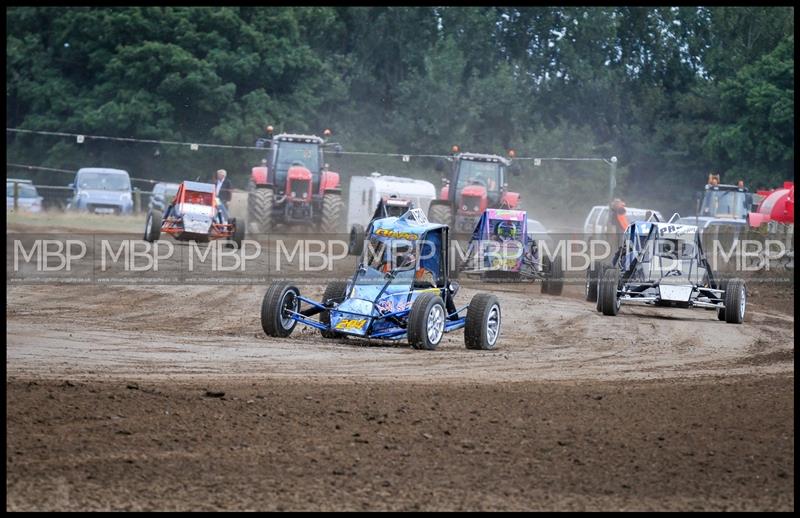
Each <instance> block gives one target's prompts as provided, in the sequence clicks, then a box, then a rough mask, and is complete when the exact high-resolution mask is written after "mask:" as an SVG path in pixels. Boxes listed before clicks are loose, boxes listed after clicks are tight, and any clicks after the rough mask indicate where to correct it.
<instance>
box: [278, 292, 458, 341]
mask: <svg viewBox="0 0 800 518" xmlns="http://www.w3.org/2000/svg"><path fill="white" fill-rule="evenodd" d="M297 299H298V300H299V301H300V302H301V303H306V304H307V305H309V306H311V307H309V308H307V309H305V310H300V311H291V310H286V314H287V317H289V318H291V319H292V320H295V321H297V322H299V323H301V324H304V325H307V326H309V327H313V328H315V329H319V330H321V331H334V332H336V333H342V334H346V335H352V336H357V337H363V338H367V339H382V340H401V339H403V338H405V337H406V335H407V326H408V315H409V313H411V310H410V309H404V310H401V311H394V312H391V313H382V314H379V315H367V314H364V313H355V312H352V311H342V310H339V309H336V308H334V307H330V306H326V305H325V304H323V303H321V302H317V301H315V300H311V299H309V298H306V297H303V296H299V297H297ZM373 307H376V306H375V303H373ZM468 307H469V306H464V307H462V308H460V309H458V310H456V312H455V313H451V314H449V315H448V316H447V317H448V318H447V320H446V322H445V329H444V332H445V333H449V332H451V331H457V330H459V329H461V328H463V327H464V326H465V325H466V322H467V318H466V315H464V316H459V315H460V314H461V313H463V312H465V311H466V310H467V308H468ZM298 309H300V308H299V307H298ZM376 309H377V308H376ZM331 310H333V311H336V312H337V313H339V314H343V315H350V316H353V317H360V318H365V319H369V320H370V322H369V326H368V327H367V329H366V331H365V333H364V334H360V333H348V332H347V330H343V329H334V328H333V326H332V325H331V324H324V323H322V322H320V321H318V320H314V319H312V318H310V317H312V316H314V315H317V314H319V313H322V312H323V311H331ZM378 311H379V312H380V310H378ZM388 320H391V321H393V323H394V324H395V326H394V327H391V328H389V329H384V330H381V331H379V332H377V333H374V334H373V333H372V328H373V327H374V325H375V323H376V322H381V321H388Z"/></svg>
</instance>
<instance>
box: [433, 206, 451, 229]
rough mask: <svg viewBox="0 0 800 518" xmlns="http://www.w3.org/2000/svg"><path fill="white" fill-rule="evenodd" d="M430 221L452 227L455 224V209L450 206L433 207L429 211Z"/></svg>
mask: <svg viewBox="0 0 800 518" xmlns="http://www.w3.org/2000/svg"><path fill="white" fill-rule="evenodd" d="M428 220H429V221H430V222H431V223H438V224H440V225H451V224H452V222H453V209H452V208H451V207H450V206H449V205H431V208H430V209H429V210H428Z"/></svg>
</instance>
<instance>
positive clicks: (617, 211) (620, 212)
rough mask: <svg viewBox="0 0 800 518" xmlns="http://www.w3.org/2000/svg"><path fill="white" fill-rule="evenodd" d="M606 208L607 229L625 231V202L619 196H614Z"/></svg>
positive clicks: (626, 225)
mask: <svg viewBox="0 0 800 518" xmlns="http://www.w3.org/2000/svg"><path fill="white" fill-rule="evenodd" d="M608 208H609V211H608V227H609V229H614V231H615V232H616V233H618V234H619V233H621V232H625V230H626V229H627V228H628V217H627V216H626V215H625V213H626V210H625V202H624V201H622V200H620V199H619V198H614V200H613V201H612V202H611V204H610V205H609V207H608Z"/></svg>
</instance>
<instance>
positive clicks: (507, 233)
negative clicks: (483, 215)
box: [492, 221, 518, 242]
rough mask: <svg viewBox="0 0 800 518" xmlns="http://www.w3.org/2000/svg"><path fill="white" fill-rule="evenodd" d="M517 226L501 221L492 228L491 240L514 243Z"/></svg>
mask: <svg viewBox="0 0 800 518" xmlns="http://www.w3.org/2000/svg"><path fill="white" fill-rule="evenodd" d="M517 234H518V231H517V226H516V225H515V224H514V223H513V222H511V221H501V222H500V223H498V224H497V226H496V227H495V228H494V235H493V236H492V238H493V239H494V240H495V241H501V242H502V241H514V240H516V239H517Z"/></svg>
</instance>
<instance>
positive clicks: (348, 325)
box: [336, 318, 367, 329]
mask: <svg viewBox="0 0 800 518" xmlns="http://www.w3.org/2000/svg"><path fill="white" fill-rule="evenodd" d="M366 323H367V320H366V319H365V318H360V319H352V318H345V319H343V320H340V321H339V323H337V324H336V329H361V328H362V327H364V324H366Z"/></svg>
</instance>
